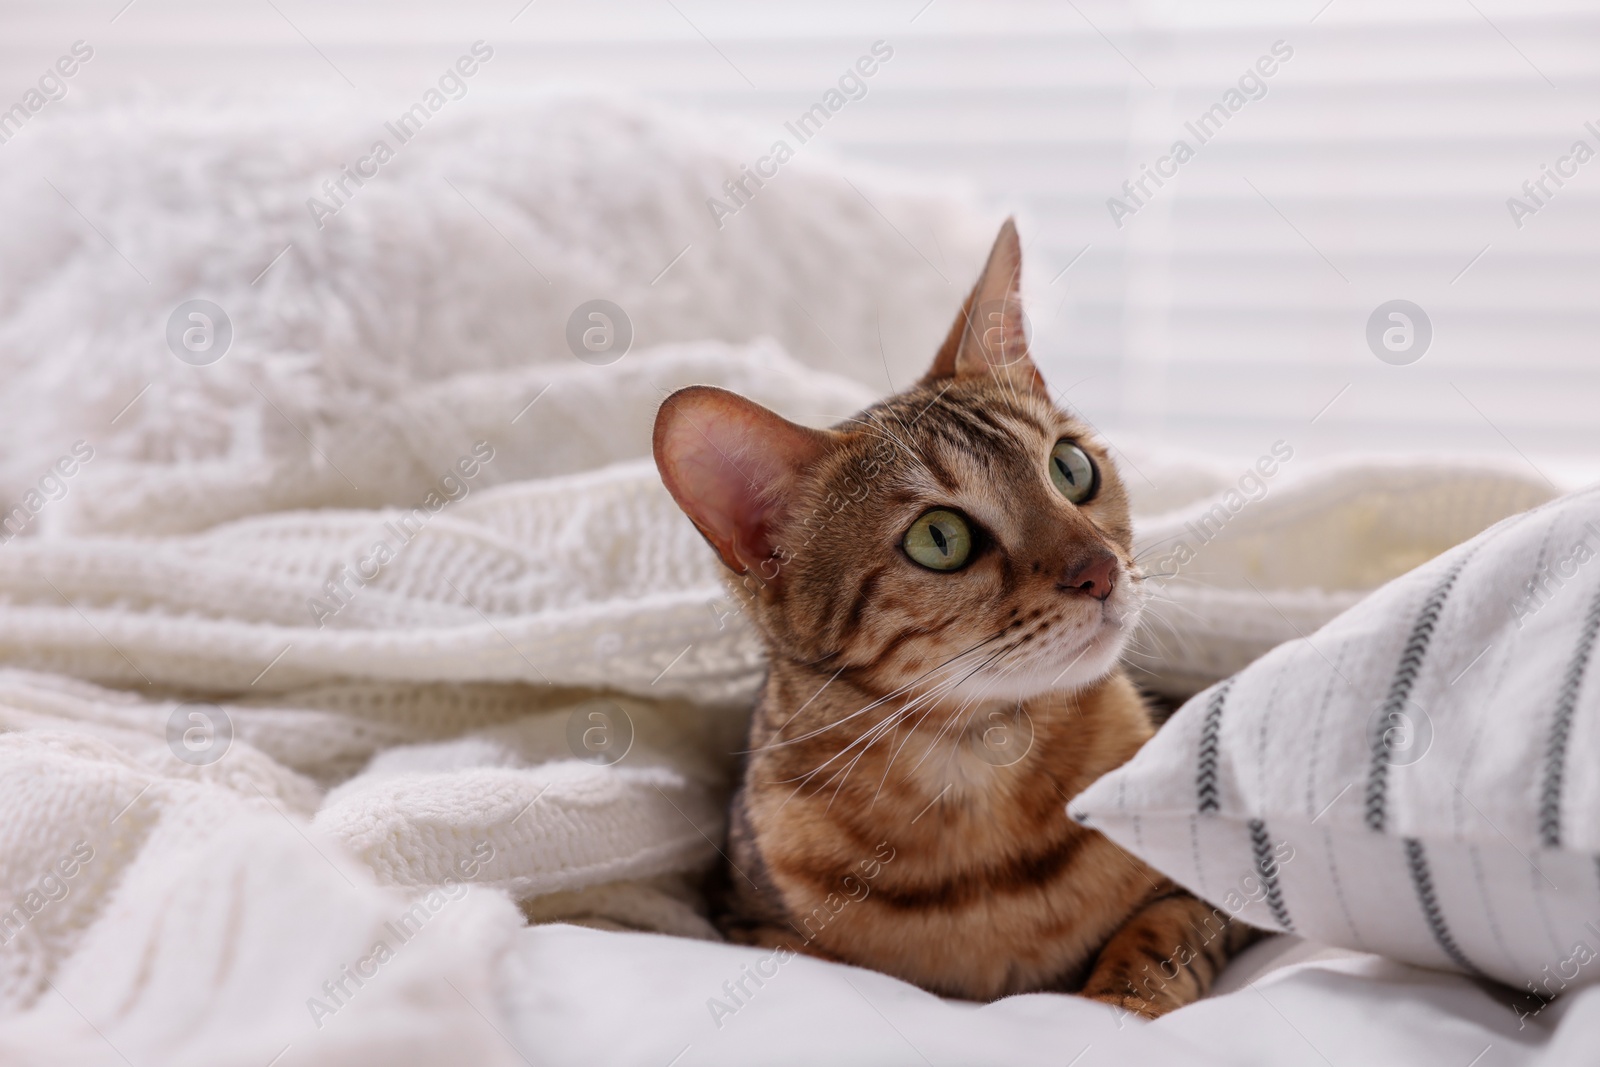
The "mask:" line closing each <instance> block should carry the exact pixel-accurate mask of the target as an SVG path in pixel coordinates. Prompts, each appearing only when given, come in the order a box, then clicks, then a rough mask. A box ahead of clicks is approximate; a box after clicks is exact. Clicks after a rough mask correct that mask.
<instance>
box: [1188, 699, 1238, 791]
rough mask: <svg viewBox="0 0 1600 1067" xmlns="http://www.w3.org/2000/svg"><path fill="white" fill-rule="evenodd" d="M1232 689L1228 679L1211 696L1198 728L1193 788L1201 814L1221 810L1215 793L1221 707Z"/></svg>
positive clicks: (1220, 732)
mask: <svg viewBox="0 0 1600 1067" xmlns="http://www.w3.org/2000/svg"><path fill="white" fill-rule="evenodd" d="M1232 688H1233V679H1232V678H1229V679H1228V680H1227V681H1226V682H1223V683H1222V684H1221V685H1220V686H1218V687H1217V691H1216V692H1215V693H1213V694H1211V704H1210V706H1208V707H1207V708H1206V721H1205V724H1204V725H1203V726H1201V728H1200V758H1199V764H1198V766H1197V768H1196V770H1195V786H1196V788H1197V789H1198V790H1199V793H1200V810H1201V812H1216V811H1221V810H1222V799H1221V797H1220V796H1219V795H1218V793H1217V750H1218V748H1219V746H1220V745H1221V740H1222V707H1223V705H1224V704H1226V703H1227V701H1228V690H1229V689H1232Z"/></svg>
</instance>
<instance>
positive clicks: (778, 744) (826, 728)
mask: <svg viewBox="0 0 1600 1067" xmlns="http://www.w3.org/2000/svg"><path fill="white" fill-rule="evenodd" d="M1004 636H1005V631H1004V630H1002V631H1000V632H999V633H997V634H994V635H993V636H991V637H986V638H984V639H983V640H982V641H979V642H977V643H976V644H973V645H970V646H968V647H967V648H964V649H962V650H961V651H960V652H957V653H956V654H955V655H953V656H951V657H950V658H949V659H947V660H945V661H944V662H943V663H938V664H935V665H934V666H932V667H929V668H928V669H927V670H926V671H923V672H922V673H921V674H919V675H917V676H916V677H915V678H913V679H911V681H909V682H906V683H905V684H904V685H901V686H899V687H898V688H896V689H894V690H892V691H890V692H889V693H887V694H885V695H884V696H881V697H879V698H878V699H877V700H874V701H873V702H872V703H870V704H868V705H866V706H865V707H863V708H859V709H857V710H856V711H853V712H851V713H850V714H849V715H846V716H844V717H843V718H841V719H836V720H835V721H833V722H831V723H828V724H827V725H825V726H821V727H818V728H817V729H815V730H813V731H811V732H810V733H807V734H801V735H800V736H799V737H792V738H787V739H784V740H780V741H774V742H771V743H769V744H766V745H760V746H757V747H756V748H754V749H751V750H749V751H751V752H760V751H767V750H770V749H777V748H783V747H786V746H789V745H796V744H799V743H800V742H802V741H808V740H810V739H811V738H813V737H817V736H818V735H820V734H823V733H826V732H827V731H829V730H831V729H833V728H834V727H836V726H842V725H844V724H845V723H847V722H849V721H850V720H852V719H854V718H856V717H858V716H860V715H864V714H866V713H867V712H869V711H872V710H873V709H874V708H877V707H878V706H880V705H882V704H884V703H887V702H888V701H890V700H893V699H894V698H895V697H897V696H899V695H901V694H902V693H905V692H908V691H910V690H911V689H913V688H915V687H916V686H917V685H918V684H919V683H920V682H921V681H922V680H923V679H924V678H926V677H928V675H930V674H932V673H933V672H934V671H937V670H941V669H943V668H945V667H948V666H950V665H951V664H953V663H955V661H956V660H959V659H960V658H961V657H962V656H966V655H969V654H971V653H973V652H976V651H977V650H978V649H980V648H982V647H983V646H984V645H987V644H988V643H989V642H991V641H998V640H999V639H1000V638H1002V637H1004ZM843 669H844V668H840V670H841V671H842V670H843ZM835 677H837V675H835ZM796 714H798V712H797V713H796ZM793 719H794V717H793V716H790V720H789V721H791V722H792V721H793ZM784 725H785V726H787V725H788V723H787V722H786V723H785V724H784Z"/></svg>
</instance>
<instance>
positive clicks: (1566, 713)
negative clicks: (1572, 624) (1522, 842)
mask: <svg viewBox="0 0 1600 1067" xmlns="http://www.w3.org/2000/svg"><path fill="white" fill-rule="evenodd" d="M1597 633H1600V592H1597V593H1596V594H1595V597H1594V599H1593V600H1592V601H1590V602H1589V614H1588V615H1587V616H1585V617H1584V620H1583V629H1582V630H1580V631H1579V633H1578V647H1577V650H1576V651H1575V652H1573V654H1572V660H1571V662H1569V663H1568V664H1567V671H1566V674H1565V675H1564V676H1563V677H1562V679H1561V690H1560V692H1559V693H1558V694H1557V696H1556V713H1555V717H1554V718H1553V719H1552V720H1551V722H1550V741H1549V743H1548V744H1547V745H1546V746H1545V757H1544V788H1543V789H1542V790H1540V794H1539V837H1540V839H1541V840H1542V841H1543V842H1544V846H1545V847H1546V848H1560V847H1561V782H1562V779H1563V778H1564V777H1565V776H1566V770H1567V739H1568V738H1569V737H1570V736H1571V734H1572V712H1573V709H1575V708H1576V707H1577V706H1578V693H1579V691H1580V690H1582V689H1583V675H1584V672H1585V670H1586V669H1587V667H1588V665H1589V657H1590V655H1592V654H1593V652H1594V641H1595V635H1596V634H1597Z"/></svg>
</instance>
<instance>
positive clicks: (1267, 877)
mask: <svg viewBox="0 0 1600 1067" xmlns="http://www.w3.org/2000/svg"><path fill="white" fill-rule="evenodd" d="M1249 825H1250V847H1251V849H1252V850H1253V851H1254V852H1255V855H1256V873H1257V874H1259V875H1260V876H1261V884H1262V885H1263V886H1265V887H1266V892H1267V907H1268V908H1270V909H1271V910H1272V917H1273V918H1274V919H1276V920H1277V922H1278V926H1279V927H1280V928H1281V929H1282V930H1283V931H1284V932H1285V933H1291V934H1292V933H1294V923H1293V922H1291V921H1290V919H1289V909H1288V908H1287V907H1286V906H1285V905H1284V903H1283V887H1282V886H1280V885H1279V884H1278V861H1277V860H1275V859H1273V858H1272V839H1271V838H1270V837H1268V836H1267V824H1266V823H1265V822H1263V821H1262V820H1260V819H1251V820H1250V824H1249Z"/></svg>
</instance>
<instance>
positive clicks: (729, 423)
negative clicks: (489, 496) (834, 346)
mask: <svg viewBox="0 0 1600 1067" xmlns="http://www.w3.org/2000/svg"><path fill="white" fill-rule="evenodd" d="M1020 269H1021V248H1020V245H1019V242H1018V239H1017V232H1016V228H1015V226H1014V225H1013V224H1012V223H1011V222H1010V221H1007V222H1006V224H1005V225H1004V226H1003V227H1002V228H1001V231H1000V235H999V238H998V240H997V241H996V243H995V246H994V250H993V251H992V252H991V254H990V257H989V261H988V264H987V265H986V267H985V268H984V271H983V274H982V276H981V277H980V278H979V280H978V282H977V284H976V285H975V286H974V288H973V290H972V292H971V294H970V295H969V296H968V298H967V300H966V302H965V304H964V305H963V307H962V309H961V312H960V314H959V315H958V316H957V318H956V321H955V324H954V325H953V326H952V328H951V330H950V333H949V335H948V337H947V338H946V340H945V342H944V344H943V346H942V347H941V348H940V350H939V352H938V354H937V356H936V357H935V359H934V362H933V366H932V368H931V369H930V370H929V371H928V373H927V375H926V376H925V377H924V378H923V379H922V380H921V381H919V382H917V383H916V384H915V385H913V386H912V387H911V388H909V389H907V390H906V391H904V392H901V393H899V394H897V395H895V396H891V397H889V398H888V399H886V400H884V401H882V402H880V403H878V404H875V405H874V406H872V407H870V408H868V409H867V410H865V411H863V412H860V413H859V414H857V415H855V416H854V417H851V418H849V419H846V420H845V421H844V422H842V423H840V424H839V425H838V426H836V427H834V428H832V429H827V430H814V429H808V428H805V427H802V426H798V425H795V424H793V423H790V422H787V421H786V420H784V419H782V418H781V417H779V416H778V415H776V414H774V413H772V412H770V411H768V410H766V409H765V408H762V407H760V406H759V405H757V404H754V403H753V402H751V401H748V400H745V399H743V398H741V397H739V396H737V395H735V394H732V393H729V392H726V391H723V390H720V389H714V388H710V387H699V386H695V387H690V388H687V389H683V390H680V391H678V392H676V393H674V394H673V395H672V396H671V397H669V398H668V399H667V400H666V401H665V402H664V403H663V404H662V406H661V410H660V413H659V415H658V416H657V420H656V427H655V440H654V446H655V457H656V463H657V466H658V467H659V469H660V471H661V475H662V479H663V481H664V482H665V484H666V486H667V488H668V489H669V490H670V491H671V492H672V494H673V496H674V497H675V499H676V500H677V501H678V503H679V505H680V506H681V507H682V508H683V510H684V511H685V513H686V514H687V515H688V516H689V518H690V519H691V520H692V521H693V522H694V523H695V525H696V526H697V527H698V528H699V530H700V531H701V533H702V534H704V536H705V538H706V540H707V541H709V542H710V543H711V545H712V547H713V548H715V549H716V551H717V553H718V554H719V555H720V556H721V558H722V561H723V562H724V563H725V564H726V566H727V567H728V569H729V571H730V572H731V573H730V584H731V585H732V586H733V588H734V590H735V592H736V595H738V596H739V597H740V598H741V601H742V603H743V606H744V609H745V611H746V612H747V614H748V616H749V617H750V618H751V619H752V620H753V621H754V623H755V625H756V627H757V628H758V630H759V631H760V634H761V636H762V638H763V640H764V642H765V645H766V650H767V655H768V660H769V673H768V677H767V680H766V684H765V687H764V689H763V691H762V693H761V696H760V698H759V701H758V704H757V707H756V708H755V711H754V715H753V718H752V721H751V727H750V734H749V744H748V753H747V755H746V762H745V769H744V774H743V780H742V784H741V786H740V788H739V789H738V791H737V793H736V795H735V797H734V800H733V804H732V811H731V817H730V830H729V841H728V858H729V862H728V864H727V868H726V870H725V872H724V874H725V887H726V888H725V893H724V894H723V900H722V908H723V913H722V915H721V922H722V926H723V929H724V931H725V932H726V934H727V936H728V937H729V938H730V939H731V940H734V941H737V942H742V943H746V944H752V945H761V946H768V947H772V948H777V949H786V950H791V951H795V952H804V953H809V954H811V955H814V956H820V957H824V958H827V959H834V960H841V961H845V962H848V963H852V964H857V965H860V966H865V967H871V968H875V969H877V970H880V971H883V972H886V973H888V974H892V975H897V976H899V977H901V978H903V979H906V980H907V981H910V982H914V983H916V984H917V985H919V986H922V987H923V988H925V989H928V990H931V991H933V992H936V993H940V994H943V995H947V996H954V997H963V998H968V999H973V1000H991V999H994V998H997V997H1002V996H1006V995H1008V994H1013V993H1023V992H1031V991H1044V990H1053V991H1064V992H1074V993H1079V994H1081V995H1083V996H1087V997H1092V998H1094V999H1097V1000H1101V1001H1105V1002H1109V1003H1111V1004H1114V1005H1117V1006H1118V1007H1120V1008H1123V1009H1125V1010H1128V1011H1133V1012H1138V1013H1139V1014H1141V1015H1145V1016H1156V1015H1160V1014H1162V1013H1163V1012H1166V1011H1169V1010H1171V1009H1173V1008H1176V1007H1179V1006H1181V1005H1184V1004H1187V1003H1190V1002H1191V1001H1193V1000H1195V999H1197V998H1198V997H1200V996H1201V995H1202V994H1203V993H1204V992H1205V991H1206V989H1207V988H1208V987H1209V985H1210V983H1211V981H1212V979H1213V978H1214V977H1215V976H1216V974H1217V972H1218V971H1219V970H1220V969H1221V968H1222V966H1223V964H1224V963H1225V962H1226V960H1227V958H1228V956H1229V955H1230V954H1231V953H1232V952H1234V951H1237V949H1238V948H1239V947H1240V946H1241V945H1242V944H1243V943H1244V942H1245V940H1247V939H1248V936H1249V935H1248V933H1247V932H1246V930H1245V928H1243V927H1240V926H1238V925H1237V924H1230V923H1229V922H1228V921H1227V920H1226V917H1225V916H1222V915H1220V914H1219V913H1217V912H1215V911H1214V910H1213V909H1211V908H1209V907H1207V906H1206V905H1204V904H1202V903H1201V902H1200V901H1198V900H1197V899H1195V898H1194V897H1193V896H1191V895H1190V894H1189V893H1187V892H1185V891H1183V890H1181V889H1179V888H1178V887H1176V886H1175V885H1173V884H1172V883H1171V882H1169V881H1168V880H1167V879H1166V878H1164V877H1162V876H1161V875H1160V874H1158V873H1156V872H1155V871H1153V870H1151V869H1149V868H1148V867H1146V866H1145V865H1144V864H1142V863H1141V862H1139V861H1138V860H1137V859H1134V858H1133V857H1132V856H1129V855H1128V854H1126V853H1124V852H1123V851H1122V850H1121V849H1119V848H1118V847H1117V846H1116V845H1114V844H1112V843H1111V842H1110V841H1109V840H1107V839H1106V838H1104V837H1102V836H1101V835H1100V834H1099V833H1097V832H1095V831H1093V830H1090V829H1087V828H1085V827H1082V826H1079V825H1077V824H1075V823H1073V822H1072V821H1071V820H1069V819H1068V818H1067V815H1066V810H1065V809H1066V803H1067V801H1068V800H1069V799H1070V798H1071V797H1073V796H1074V795H1076V794H1077V793H1078V792H1080V791H1081V790H1083V789H1084V788H1085V787H1086V786H1088V785H1089V784H1090V783H1091V782H1093V781H1094V780H1095V779H1096V778H1098V777H1100V776H1101V775H1102V774H1104V773H1106V772H1107V771H1109V770H1111V769H1113V768H1115V767H1117V766H1119V765H1120V764H1122V763H1124V762H1125V761H1126V760H1128V759H1129V758H1130V757H1131V756H1132V755H1133V754H1134V752H1135V751H1137V750H1138V748H1139V747H1140V746H1141V745H1142V744H1143V743H1144V742H1145V740H1146V739H1148V738H1149V737H1150V736H1151V734H1152V733H1153V727H1152V725H1151V719H1150V715H1149V713H1148V711H1147V709H1146V707H1145V704H1144V702H1143V700H1142V699H1141V697H1140V695H1139V693H1138V691H1137V690H1136V689H1135V688H1134V686H1133V685H1132V684H1131V683H1130V682H1129V680H1128V679H1127V677H1126V676H1125V675H1124V673H1123V672H1122V670H1121V669H1120V667H1119V666H1118V661H1119V658H1120V656H1121V653H1122V651H1123V649H1124V646H1125V644H1126V642H1127V640H1128V638H1129V635H1130V633H1131V631H1132V628H1133V626H1134V623H1135V622H1136V620H1137V618H1138V614H1139V610H1140V604H1141V593H1140V575H1139V572H1138V570H1137V567H1136V566H1135V563H1134V560H1133V558H1132V548H1131V544H1132V526H1131V521H1130V519H1129V510H1128V499H1127V494H1126V491H1125V489H1124V487H1123V483H1122V481H1121V479H1120V477H1119V476H1118V473H1117V470H1116V468H1115V466H1114V465H1113V464H1112V462H1111V458H1110V456H1109V455H1108V454H1107V451H1106V448H1105V446H1104V445H1103V444H1102V443H1100V442H1099V441H1097V440H1096V438H1095V435H1094V434H1093V433H1092V431H1091V428H1090V427H1089V426H1088V425H1087V424H1086V423H1084V422H1083V421H1082V420H1080V419H1078V418H1075V417H1074V416H1072V415H1070V414H1068V413H1066V412H1064V411H1063V410H1061V409H1060V408H1059V407H1058V406H1057V405H1056V404H1055V403H1054V402H1053V401H1052V399H1051V397H1050V393H1049V391H1048V389H1047V388H1046V386H1045V384H1044V381H1043V379H1042V378H1041V377H1040V375H1039V372H1038V370H1037V369H1036V368H1035V366H1034V363H1033V361H1032V359H1031V358H1030V357H1029V355H1028V351H1027V338H1026V336H1025V327H1024V321H1023V317H1022V314H1021V308H1020V302H1019V288H1018V280H1019V275H1020ZM1071 446H1076V448H1077V449H1080V450H1081V453H1082V456H1083V457H1087V458H1086V460H1085V459H1081V458H1080V459H1079V460H1076V461H1074V462H1078V463H1079V466H1078V467H1076V468H1071V469H1069V467H1070V465H1068V466H1063V467H1062V468H1061V469H1060V472H1059V475H1060V477H1064V478H1065V479H1067V480H1066V481H1061V480H1059V478H1058V477H1057V472H1055V471H1052V469H1051V466H1050V465H1051V463H1052V462H1054V459H1053V456H1054V455H1055V454H1056V453H1055V452H1054V451H1053V450H1059V449H1061V448H1063V447H1067V449H1068V452H1069V453H1071V455H1072V456H1077V455H1078V453H1075V452H1071ZM1083 463H1087V464H1089V465H1090V466H1088V467H1085V466H1083V465H1082V464H1083ZM1090 470H1092V476H1091V475H1089V474H1087V473H1086V471H1090ZM1053 479H1057V480H1054V481H1053ZM1091 480H1092V485H1087V486H1086V484H1085V483H1087V482H1089V481H1091ZM1073 496H1076V497H1078V498H1079V499H1078V502H1076V503H1074V502H1073V499H1072V497H1073ZM933 509H939V510H940V511H941V513H953V514H954V515H956V516H958V517H959V518H958V519H957V520H951V521H953V522H955V523H956V525H955V526H950V525H949V523H948V522H947V523H946V524H945V525H944V526H942V527H941V531H942V532H941V533H940V534H939V535H938V536H937V537H936V538H935V541H936V543H937V547H938V548H939V549H940V550H945V549H949V548H950V547H951V545H950V544H949V543H947V542H948V540H949V538H948V537H947V536H946V535H949V534H951V532H952V531H953V530H954V531H955V532H957V533H959V532H960V531H961V530H963V529H964V530H966V531H968V532H970V538H969V541H970V544H968V543H966V542H963V545H964V547H965V548H966V550H967V551H966V554H965V556H964V558H963V559H962V560H958V561H957V562H958V565H957V566H955V567H952V568H950V569H944V566H943V564H940V568H939V569H931V568H930V567H929V566H925V565H922V564H919V562H917V559H916V558H914V557H913V556H912V555H911V554H910V553H911V550H912V548H913V547H914V546H912V545H911V543H910V540H909V539H910V538H911V536H912V534H911V532H910V531H911V530H912V528H913V526H914V524H916V523H917V522H918V521H919V519H926V518H927V516H928V515H929V514H930V512H931V511H932V510H933ZM924 554H925V551H924ZM934 558H935V559H936V560H937V559H938V558H939V557H934ZM951 558H954V557H951Z"/></svg>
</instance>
